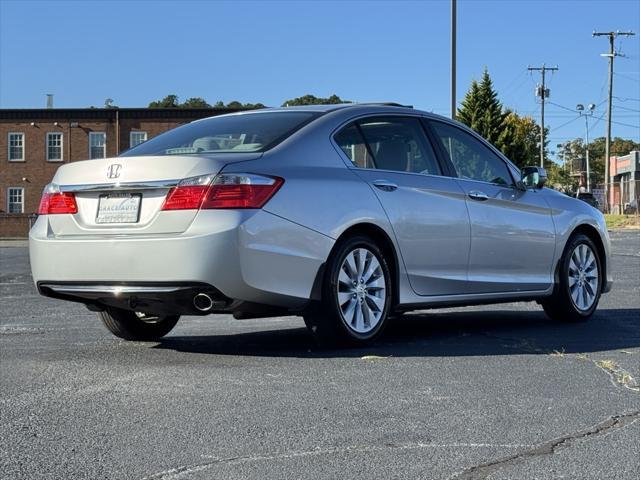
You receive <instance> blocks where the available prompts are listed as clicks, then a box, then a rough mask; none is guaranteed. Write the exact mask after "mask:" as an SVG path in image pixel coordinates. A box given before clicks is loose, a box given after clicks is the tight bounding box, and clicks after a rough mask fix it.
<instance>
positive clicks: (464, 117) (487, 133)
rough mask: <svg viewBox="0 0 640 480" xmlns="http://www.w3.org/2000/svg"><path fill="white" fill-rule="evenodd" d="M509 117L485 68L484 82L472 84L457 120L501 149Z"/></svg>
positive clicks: (473, 82) (474, 81)
mask: <svg viewBox="0 0 640 480" xmlns="http://www.w3.org/2000/svg"><path fill="white" fill-rule="evenodd" d="M507 116H508V112H505V111H503V108H502V104H501V103H500V101H499V100H498V93H497V92H496V91H495V89H494V88H493V82H492V81H491V77H490V76H489V71H488V70H487V69H486V68H485V69H484V72H483V74H482V80H481V81H480V82H479V83H478V81H477V80H473V81H472V82H471V88H469V91H468V92H467V94H466V95H465V97H464V100H463V101H462V103H461V108H460V109H459V110H458V114H457V117H456V118H457V119H458V120H459V121H461V122H462V123H464V124H465V125H467V126H468V127H470V128H472V129H473V130H475V131H476V132H478V133H479V134H480V135H482V136H483V137H484V138H485V139H487V140H488V141H489V142H491V143H493V144H494V145H496V146H497V147H498V148H500V144H499V143H498V142H499V139H500V136H501V134H502V130H503V125H504V122H505V119H506V117H507Z"/></svg>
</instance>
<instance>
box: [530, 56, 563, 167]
mask: <svg viewBox="0 0 640 480" xmlns="http://www.w3.org/2000/svg"><path fill="white" fill-rule="evenodd" d="M527 70H529V71H530V72H532V71H537V72H540V74H541V75H542V85H538V87H536V96H537V97H540V99H541V102H542V104H541V112H540V166H541V167H542V168H544V99H545V98H547V97H548V96H549V89H548V88H546V83H545V74H546V73H547V71H549V72H555V71H556V70H558V67H557V66H555V67H547V66H546V65H545V64H544V63H543V64H542V66H541V67H529V68H527Z"/></svg>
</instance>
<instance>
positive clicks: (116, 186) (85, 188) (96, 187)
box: [58, 180, 180, 192]
mask: <svg viewBox="0 0 640 480" xmlns="http://www.w3.org/2000/svg"><path fill="white" fill-rule="evenodd" d="M179 181H180V180H157V181H149V182H114V183H89V184H84V185H59V186H58V188H59V190H60V191H61V192H92V191H93V192H96V191H113V190H115V191H118V190H152V189H157V188H171V187H175V186H176V185H178V182H179Z"/></svg>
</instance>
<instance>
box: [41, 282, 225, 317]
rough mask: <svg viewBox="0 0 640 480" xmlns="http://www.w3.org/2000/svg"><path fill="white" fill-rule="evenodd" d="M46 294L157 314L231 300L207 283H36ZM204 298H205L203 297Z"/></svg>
mask: <svg viewBox="0 0 640 480" xmlns="http://www.w3.org/2000/svg"><path fill="white" fill-rule="evenodd" d="M37 287H38V291H39V292H40V294H42V295H44V296H46V297H52V298H58V299H61V300H69V301H72V302H81V303H84V304H86V305H87V306H88V307H89V309H91V310H97V311H100V310H103V309H104V307H116V308H120V309H125V310H133V311H142V312H145V313H152V314H156V315H187V314H188V315H207V314H209V313H214V312H216V311H218V312H220V311H225V310H226V309H227V308H230V307H231V306H232V305H233V301H232V300H231V299H229V298H227V297H225V296H224V295H222V293H220V291H219V290H217V289H216V288H214V287H212V286H211V285H207V284H204V283H202V284H196V283H192V284H163V283H153V284H152V283H145V284H131V283H127V284H122V283H117V284H115V283H93V282H86V283H46V282H40V283H38V285H37ZM203 299H204V300H203Z"/></svg>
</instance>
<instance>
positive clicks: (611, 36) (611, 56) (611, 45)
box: [593, 30, 635, 212]
mask: <svg viewBox="0 0 640 480" xmlns="http://www.w3.org/2000/svg"><path fill="white" fill-rule="evenodd" d="M632 35H635V33H633V32H632V31H628V32H621V31H620V30H617V31H615V32H593V36H594V37H609V53H601V54H600V56H601V57H609V104H608V105H607V138H606V141H605V147H604V152H605V153H604V199H605V200H604V201H605V211H607V212H608V211H609V203H610V202H609V200H610V199H609V190H610V187H609V182H610V178H609V177H611V175H610V172H609V162H610V160H609V156H610V154H611V103H612V99H613V59H614V58H615V57H618V56H621V54H620V53H616V51H615V48H614V41H615V39H616V37H618V36H626V37H630V36H632Z"/></svg>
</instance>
